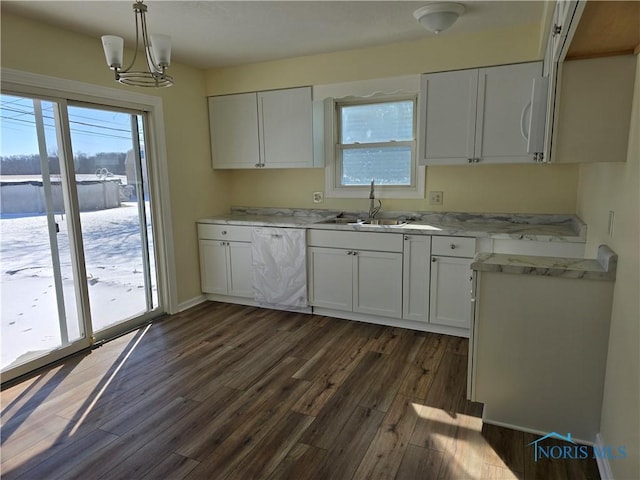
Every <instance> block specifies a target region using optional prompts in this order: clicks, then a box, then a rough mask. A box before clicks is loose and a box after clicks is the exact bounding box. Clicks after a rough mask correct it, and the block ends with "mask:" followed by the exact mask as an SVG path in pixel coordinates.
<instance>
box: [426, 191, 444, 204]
mask: <svg viewBox="0 0 640 480" xmlns="http://www.w3.org/2000/svg"><path fill="white" fill-rule="evenodd" d="M443 197H444V194H443V193H442V192H436V191H433V192H429V205H442V198H443Z"/></svg>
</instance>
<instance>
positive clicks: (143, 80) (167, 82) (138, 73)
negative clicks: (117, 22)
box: [102, 0, 173, 87]
mask: <svg viewBox="0 0 640 480" xmlns="http://www.w3.org/2000/svg"><path fill="white" fill-rule="evenodd" d="M142 1H143V0H136V3H134V4H133V12H134V15H135V19H136V46H135V50H134V53H133V59H132V60H131V63H130V64H129V66H128V67H127V68H124V69H123V68H122V63H123V61H122V59H123V55H124V39H123V38H122V37H118V36H115V35H103V36H102V46H103V47H104V55H105V57H106V59H107V65H109V68H111V70H113V71H114V73H115V78H116V81H118V82H120V83H123V84H125V85H131V86H134V87H170V86H171V85H173V78H172V77H171V76H170V75H167V73H166V70H167V68H168V67H169V64H170V63H171V37H169V36H168V35H158V34H152V35H149V34H148V33H147V21H146V19H145V13H146V12H147V6H146V5H144V4H143V3H142ZM140 35H142V49H143V50H144V56H145V59H146V70H132V69H133V67H134V64H135V62H136V58H137V56H138V50H139V48H140Z"/></svg>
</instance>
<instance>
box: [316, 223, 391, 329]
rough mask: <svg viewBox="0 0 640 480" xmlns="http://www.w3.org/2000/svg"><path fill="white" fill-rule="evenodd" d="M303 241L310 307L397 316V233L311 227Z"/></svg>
mask: <svg viewBox="0 0 640 480" xmlns="http://www.w3.org/2000/svg"><path fill="white" fill-rule="evenodd" d="M309 241H310V245H311V246H310V247H309V248H308V249H307V255H308V261H309V279H310V281H309V295H310V301H311V304H312V305H313V306H314V307H316V308H328V309H332V310H340V311H344V312H354V313H360V314H366V315H375V316H380V317H391V318H402V236H401V235H397V234H384V233H379V234H376V233H362V232H328V231H315V230H312V231H311V232H310V235H309ZM363 246H367V247H368V248H380V250H377V249H376V250H363V249H362V248H361V247H363ZM359 247H360V248H359ZM381 250H386V251H381Z"/></svg>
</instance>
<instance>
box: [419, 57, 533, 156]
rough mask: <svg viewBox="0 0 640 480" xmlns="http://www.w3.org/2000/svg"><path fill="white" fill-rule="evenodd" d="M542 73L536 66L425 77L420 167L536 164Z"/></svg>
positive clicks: (422, 100) (421, 109)
mask: <svg viewBox="0 0 640 480" xmlns="http://www.w3.org/2000/svg"><path fill="white" fill-rule="evenodd" d="M541 74H542V63H541V62H534V63H523V64H517V65H505V66H499V67H490V68H480V69H472V70H458V71H453V72H443V73H431V74H425V75H423V76H422V85H421V92H420V93H421V95H420V119H419V125H420V159H421V163H422V164H424V165H457V164H465V163H478V162H482V163H518V162H532V161H533V160H534V155H533V154H532V153H528V152H527V150H528V145H527V141H528V135H529V131H530V130H531V128H532V126H531V109H532V104H531V101H532V86H533V80H534V78H536V77H540V76H541ZM535 122H536V125H537V123H539V124H540V126H542V125H543V123H544V118H540V119H538V120H535Z"/></svg>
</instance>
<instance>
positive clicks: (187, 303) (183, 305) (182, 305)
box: [174, 295, 207, 313]
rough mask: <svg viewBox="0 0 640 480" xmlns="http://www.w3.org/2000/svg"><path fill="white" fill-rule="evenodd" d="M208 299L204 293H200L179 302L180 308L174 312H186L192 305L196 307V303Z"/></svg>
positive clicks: (198, 303)
mask: <svg viewBox="0 0 640 480" xmlns="http://www.w3.org/2000/svg"><path fill="white" fill-rule="evenodd" d="M206 301H207V297H205V296H204V295H198V296H197V297H193V298H192V299H190V300H187V301H185V302H182V303H179V304H178V308H177V311H176V312H174V313H180V312H184V311H185V310H187V309H189V308H191V307H195V306H196V305H200V304H201V303H203V302H206Z"/></svg>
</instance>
